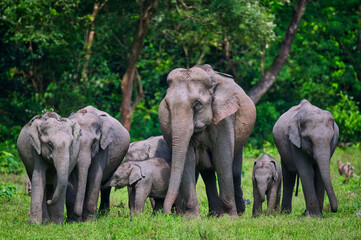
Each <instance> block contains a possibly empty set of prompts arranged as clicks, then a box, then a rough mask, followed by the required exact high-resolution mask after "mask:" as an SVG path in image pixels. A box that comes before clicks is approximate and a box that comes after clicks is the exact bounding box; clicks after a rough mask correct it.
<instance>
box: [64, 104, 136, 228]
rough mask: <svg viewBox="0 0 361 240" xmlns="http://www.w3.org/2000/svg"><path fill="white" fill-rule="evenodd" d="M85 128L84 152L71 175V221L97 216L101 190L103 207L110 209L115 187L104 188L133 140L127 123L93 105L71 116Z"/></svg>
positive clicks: (68, 199)
mask: <svg viewBox="0 0 361 240" xmlns="http://www.w3.org/2000/svg"><path fill="white" fill-rule="evenodd" d="M69 119H72V120H73V121H76V122H77V123H78V124H79V125H80V128H81V130H82V136H81V138H80V152H79V158H78V161H77V164H76V168H75V170H74V171H73V173H72V174H71V176H70V178H69V185H68V189H67V199H66V206H67V215H68V221H85V220H91V219H93V218H94V215H95V212H96V208H97V203H98V198H99V192H100V191H101V203H100V208H99V210H104V209H107V208H109V195H110V190H111V188H104V189H102V190H101V184H102V183H105V182H106V181H108V179H109V178H110V176H111V175H112V174H113V172H114V171H115V170H116V169H117V167H118V166H119V165H120V163H121V162H122V160H123V157H124V156H125V154H126V152H127V150H128V147H129V142H130V137H129V133H128V131H127V130H126V129H125V128H124V127H123V125H122V124H121V123H120V122H119V121H118V120H116V119H115V118H113V117H112V116H110V115H109V114H108V113H106V112H103V111H100V110H98V109H96V108H95V107H93V106H88V107H85V108H82V109H80V110H79V111H78V112H76V113H74V114H72V115H70V117H69Z"/></svg>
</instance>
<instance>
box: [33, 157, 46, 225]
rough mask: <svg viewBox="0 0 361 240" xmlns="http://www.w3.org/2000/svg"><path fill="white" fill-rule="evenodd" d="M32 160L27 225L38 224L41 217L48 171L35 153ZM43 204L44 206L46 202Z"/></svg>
mask: <svg viewBox="0 0 361 240" xmlns="http://www.w3.org/2000/svg"><path fill="white" fill-rule="evenodd" d="M34 151H35V150H34ZM34 158H35V163H34V171H33V175H32V179H31V184H32V190H31V204H30V218H29V223H30V224H40V222H41V218H42V216H43V200H44V198H45V199H46V192H45V191H46V170H47V169H48V165H47V164H46V163H44V162H43V160H42V159H41V158H40V156H38V155H37V154H36V153H35V152H34ZM44 195H45V196H44ZM44 204H46V202H45V203H44Z"/></svg>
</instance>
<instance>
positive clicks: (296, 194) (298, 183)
mask: <svg viewBox="0 0 361 240" xmlns="http://www.w3.org/2000/svg"><path fill="white" fill-rule="evenodd" d="M298 185H300V175H298V173H297V184H296V193H295V196H296V197H297V196H298Z"/></svg>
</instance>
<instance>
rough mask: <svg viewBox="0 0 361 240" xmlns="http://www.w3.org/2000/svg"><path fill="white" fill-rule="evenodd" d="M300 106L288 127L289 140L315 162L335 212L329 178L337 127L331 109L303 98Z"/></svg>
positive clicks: (334, 197) (335, 203)
mask: <svg viewBox="0 0 361 240" xmlns="http://www.w3.org/2000/svg"><path fill="white" fill-rule="evenodd" d="M300 105H301V107H300V109H299V111H298V112H297V113H296V114H295V116H294V117H293V119H291V121H290V124H289V127H288V137H289V140H290V142H291V143H292V144H293V145H294V146H295V147H297V148H298V149H301V150H302V151H303V152H304V153H305V154H307V155H308V156H310V157H311V158H313V159H314V160H315V161H316V163H317V166H318V168H319V170H320V174H321V178H322V181H323V183H324V185H325V189H326V192H327V195H328V198H329V200H330V205H331V210H332V211H333V212H336V211H337V199H336V195H335V192H334V190H333V187H332V182H331V177H330V159H331V156H332V154H333V152H334V150H335V148H336V145H337V140H338V135H339V129H338V126H337V124H336V123H335V120H334V118H333V116H332V114H331V113H330V112H328V111H325V110H322V109H320V108H318V107H315V106H313V105H312V104H310V103H309V102H308V101H307V100H302V101H301V104H300Z"/></svg>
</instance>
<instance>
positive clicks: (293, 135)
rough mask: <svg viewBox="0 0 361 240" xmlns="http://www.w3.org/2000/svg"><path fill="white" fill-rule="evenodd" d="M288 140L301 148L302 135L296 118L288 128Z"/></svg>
mask: <svg viewBox="0 0 361 240" xmlns="http://www.w3.org/2000/svg"><path fill="white" fill-rule="evenodd" d="M288 138H289V140H290V141H291V142H292V143H293V144H294V145H295V146H296V147H298V148H301V135H300V132H299V119H298V118H297V116H295V117H294V118H293V119H292V120H291V122H290V125H289V126H288Z"/></svg>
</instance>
